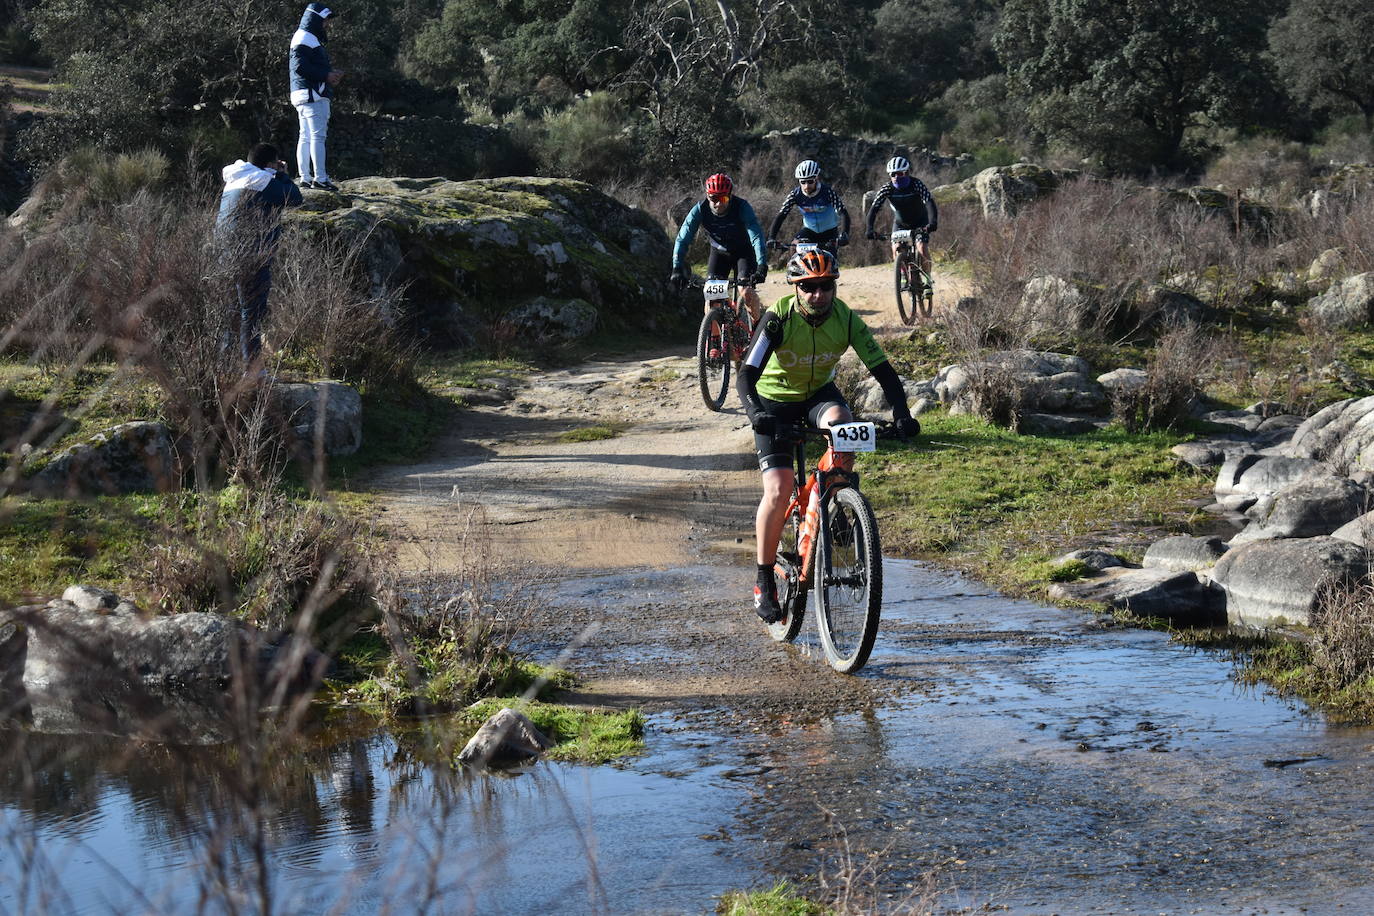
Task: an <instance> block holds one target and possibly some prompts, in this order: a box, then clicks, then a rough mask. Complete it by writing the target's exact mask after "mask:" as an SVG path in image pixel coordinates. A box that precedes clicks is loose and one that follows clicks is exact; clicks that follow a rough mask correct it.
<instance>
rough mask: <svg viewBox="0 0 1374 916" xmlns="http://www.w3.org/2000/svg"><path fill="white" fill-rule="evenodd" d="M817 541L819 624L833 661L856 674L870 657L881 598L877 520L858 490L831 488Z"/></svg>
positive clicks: (838, 668) (839, 668) (840, 668)
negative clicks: (832, 489)
mask: <svg viewBox="0 0 1374 916" xmlns="http://www.w3.org/2000/svg"><path fill="white" fill-rule="evenodd" d="M820 522H821V525H820V529H821V530H820V532H819V533H818V538H817V542H816V574H815V575H816V627H817V629H818V630H819V631H820V637H821V647H822V648H823V649H824V650H825V658H826V661H828V662H829V663H830V667H832V668H834V669H835V670H836V671H839V672H842V673H844V674H853V673H854V672H855V671H858V670H859V669H860V668H862V667H863V666H864V664H865V663H866V662H867V661H868V655H869V653H870V652H872V651H873V640H874V639H875V638H877V635H878V618H879V613H880V611H881V610H882V604H883V555H882V545H881V544H879V542H878V522H877V520H876V519H875V518H874V517H873V510H872V509H871V508H870V507H869V505H868V501H867V500H866V499H864V498H863V495H862V494H861V493H859V491H858V490H855V489H853V488H852V487H844V488H841V489H838V490H834V491H832V492H831V494H830V496H829V497H828V498H827V499H826V500H825V501H824V502H823V503H822V505H821V517H820Z"/></svg>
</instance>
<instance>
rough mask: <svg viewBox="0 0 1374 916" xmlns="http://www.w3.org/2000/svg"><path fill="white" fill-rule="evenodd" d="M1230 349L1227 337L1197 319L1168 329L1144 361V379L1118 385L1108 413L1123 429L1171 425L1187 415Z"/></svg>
mask: <svg viewBox="0 0 1374 916" xmlns="http://www.w3.org/2000/svg"><path fill="white" fill-rule="evenodd" d="M1230 352H1231V348H1230V347H1228V346H1227V344H1226V342H1225V341H1223V340H1219V339H1218V338H1217V337H1216V336H1215V335H1214V334H1212V333H1210V332H1209V331H1207V330H1206V329H1205V328H1202V327H1201V326H1199V325H1196V324H1184V325H1180V326H1177V327H1174V328H1171V329H1170V330H1168V331H1166V332H1165V333H1164V334H1162V335H1161V336H1160V338H1159V342H1158V344H1157V345H1156V346H1155V349H1154V350H1153V352H1152V353H1151V355H1150V360H1149V362H1148V363H1147V364H1146V366H1145V373H1146V378H1145V383H1144V384H1143V385H1141V386H1140V387H1138V388H1130V387H1121V388H1118V389H1116V391H1115V392H1114V393H1113V397H1112V415H1113V416H1114V417H1115V418H1116V419H1117V420H1118V421H1120V423H1121V425H1122V426H1123V427H1125V429H1126V431H1127V432H1130V433H1136V432H1141V431H1143V430H1147V429H1173V428H1174V427H1176V426H1177V425H1178V424H1179V423H1181V422H1182V421H1183V420H1185V419H1186V418H1187V417H1188V414H1189V408H1190V406H1191V405H1192V403H1193V401H1194V399H1195V398H1196V397H1197V396H1198V395H1199V394H1201V393H1202V388H1203V384H1204V382H1205V381H1206V380H1207V379H1208V378H1210V377H1212V376H1213V375H1214V374H1215V373H1216V371H1217V369H1218V367H1219V366H1220V365H1221V363H1222V361H1223V360H1224V359H1225V357H1226V356H1227V355H1229V354H1230Z"/></svg>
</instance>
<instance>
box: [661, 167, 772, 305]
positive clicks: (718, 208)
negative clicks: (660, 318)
mask: <svg viewBox="0 0 1374 916" xmlns="http://www.w3.org/2000/svg"><path fill="white" fill-rule="evenodd" d="M698 229H704V230H705V231H706V238H707V241H708V242H710V244H711V255H710V258H709V259H708V260H707V262H706V278H707V279H708V280H727V279H729V278H730V272H731V271H737V274H736V275H737V276H738V277H739V280H740V282H741V283H750V284H755V285H756V284H759V283H762V282H763V281H764V278H765V277H767V275H768V263H767V261H766V260H765V259H764V258H765V256H764V248H763V228H762V227H761V226H760V225H759V218H758V216H756V215H755V213H754V208H753V207H752V206H750V205H749V201H747V200H745V199H744V198H743V197H736V196H735V183H734V182H733V181H731V180H730V176H729V175H724V174H721V173H717V174H715V175H712V176H711V177H710V178H707V179H706V199H705V200H702V201H699V202H698V203H697V205H696V206H694V207H693V208H692V209H691V211H690V212H689V213H688V214H687V218H686V219H684V220H683V221H682V228H680V229H679V230H678V233H677V242H676V243H675V244H674V245H673V273H672V276H671V277H670V278H669V282H670V283H672V284H673V285H674V286H676V287H677V288H678V289H682V288H683V287H684V286H686V285H687V276H688V270H687V249H688V248H689V247H690V246H691V244H692V240H693V239H694V238H696V235H697V230H698ZM744 302H745V305H746V306H748V308H749V314H750V315H751V316H753V318H754V320H755V321H757V320H758V317H759V297H758V293H756V292H755V291H754V289H753V287H752V286H746V287H745V291H744ZM710 305H711V304H710V303H709V302H708V303H704V306H705V309H706V311H710Z"/></svg>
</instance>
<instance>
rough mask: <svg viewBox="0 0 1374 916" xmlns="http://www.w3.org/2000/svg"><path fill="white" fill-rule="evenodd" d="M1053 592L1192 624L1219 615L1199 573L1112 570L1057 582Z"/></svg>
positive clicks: (1144, 614)
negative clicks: (1096, 576) (1093, 577)
mask: <svg viewBox="0 0 1374 916" xmlns="http://www.w3.org/2000/svg"><path fill="white" fill-rule="evenodd" d="M1049 594H1050V597H1051V598H1056V599H1060V600H1066V599H1072V600H1076V601H1086V602H1090V603H1093V604H1104V605H1107V606H1108V607H1112V608H1116V609H1118V610H1125V611H1130V612H1131V613H1133V614H1137V615H1139V616H1141V617H1167V618H1169V619H1171V620H1176V621H1180V622H1184V621H1186V622H1188V623H1204V622H1208V621H1210V620H1211V619H1212V618H1213V617H1214V616H1215V615H1216V614H1217V602H1216V595H1215V594H1214V593H1213V592H1212V591H1211V590H1210V589H1208V588H1207V586H1205V585H1203V583H1202V582H1201V581H1200V580H1199V579H1198V577H1197V575H1196V574H1195V573H1192V572H1173V571H1171V570H1167V569H1109V570H1107V571H1106V572H1104V573H1103V575H1102V577H1100V578H1096V579H1085V580H1080V581H1078V582H1062V583H1056V584H1055V585H1052V586H1050V589H1049Z"/></svg>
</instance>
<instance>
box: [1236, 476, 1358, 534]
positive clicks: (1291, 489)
mask: <svg viewBox="0 0 1374 916" xmlns="http://www.w3.org/2000/svg"><path fill="white" fill-rule="evenodd" d="M1295 460H1301V459H1295ZM1367 508H1369V491H1368V490H1366V489H1365V488H1364V487H1363V486H1361V485H1360V484H1358V483H1356V482H1355V481H1353V480H1351V479H1350V478H1349V477H1336V476H1335V475H1331V474H1327V475H1322V476H1317V477H1310V478H1307V479H1305V480H1300V481H1298V482H1296V483H1293V484H1290V485H1289V486H1286V487H1284V488H1282V489H1280V490H1278V491H1277V492H1275V493H1274V494H1273V495H1272V496H1270V497H1267V498H1263V499H1260V500H1259V501H1258V502H1256V503H1255V505H1253V506H1251V507H1250V509H1249V510H1247V511H1246V515H1248V516H1250V518H1252V519H1253V520H1254V521H1252V522H1251V523H1250V524H1249V525H1248V526H1246V528H1245V530H1244V531H1242V532H1241V533H1240V534H1238V535H1236V536H1235V537H1233V538H1232V539H1231V544H1232V546H1236V545H1238V544H1246V543H1249V542H1250V541H1258V540H1264V539H1267V538H1305V537H1314V536H1316V535H1319V534H1330V533H1331V532H1332V531H1335V530H1336V529H1337V528H1339V527H1340V526H1341V525H1344V524H1345V523H1346V522H1348V521H1350V520H1351V519H1354V518H1357V517H1359V515H1360V514H1361V513H1363V512H1364V511H1365V510H1366V509H1367Z"/></svg>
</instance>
